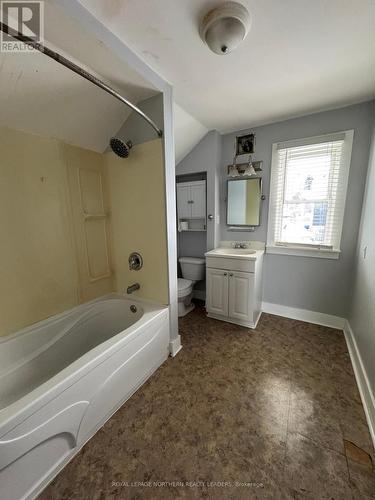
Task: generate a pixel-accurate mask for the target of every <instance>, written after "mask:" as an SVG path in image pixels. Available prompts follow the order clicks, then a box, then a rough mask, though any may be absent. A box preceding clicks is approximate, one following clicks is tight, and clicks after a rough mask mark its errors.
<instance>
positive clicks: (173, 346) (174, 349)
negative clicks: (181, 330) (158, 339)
mask: <svg viewBox="0 0 375 500" xmlns="http://www.w3.org/2000/svg"><path fill="white" fill-rule="evenodd" d="M181 349H182V344H181V335H178V336H177V337H176V338H175V339H173V340H171V341H170V342H169V352H170V355H171V356H172V358H174V357H175V356H176V355H177V354H178V353H179V352H180V351H181Z"/></svg>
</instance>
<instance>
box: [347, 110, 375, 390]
mask: <svg viewBox="0 0 375 500" xmlns="http://www.w3.org/2000/svg"><path fill="white" fill-rule="evenodd" d="M373 117H374V125H373V128H372V145H371V152H370V159H369V170H368V176H367V183H366V193H365V198H364V203H363V211H362V220H361V228H360V233H359V240H358V246H357V253H356V260H355V279H354V288H353V301H352V307H351V310H350V314H349V323H350V326H351V328H352V330H353V333H354V336H355V339H356V342H357V346H358V349H359V352H360V354H361V357H362V361H363V364H364V365H365V370H366V372H367V376H368V379H369V382H370V385H371V389H372V393H373V394H374V393H375V362H374V354H375V103H374V104H373ZM366 247H367V251H366V257H365V255H364V250H365V248H366Z"/></svg>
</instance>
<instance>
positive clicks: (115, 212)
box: [104, 139, 169, 304]
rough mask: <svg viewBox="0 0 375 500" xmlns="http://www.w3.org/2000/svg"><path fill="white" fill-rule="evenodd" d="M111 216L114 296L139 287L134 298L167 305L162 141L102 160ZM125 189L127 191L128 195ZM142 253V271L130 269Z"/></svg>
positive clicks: (154, 141) (157, 140)
mask: <svg viewBox="0 0 375 500" xmlns="http://www.w3.org/2000/svg"><path fill="white" fill-rule="evenodd" d="M104 161H105V166H106V171H107V177H108V185H109V193H110V196H109V199H110V211H111V230H112V253H113V265H114V268H115V269H116V282H115V287H116V291H117V292H119V293H124V290H126V288H127V287H128V286H129V285H132V284H133V283H135V282H138V283H139V284H140V285H141V287H140V290H138V291H136V292H134V294H133V295H134V296H137V297H142V298H145V299H149V300H154V301H156V302H159V303H160V304H168V300H169V299H168V267H167V258H168V256H167V236H166V231H167V229H166V224H167V222H166V218H165V214H166V207H165V187H164V163H163V161H164V160H163V147H162V141H161V139H156V140H153V141H149V142H145V143H143V144H139V145H136V146H134V147H133V149H132V152H131V155H130V156H129V158H127V159H126V160H123V159H121V158H118V157H116V156H115V155H114V154H113V153H107V154H105V155H104ZM124 187H125V189H126V191H124ZM132 252H139V253H140V254H141V255H142V258H143V267H142V269H141V270H139V271H132V270H130V269H129V264H128V256H129V255H130V254H131V253H132Z"/></svg>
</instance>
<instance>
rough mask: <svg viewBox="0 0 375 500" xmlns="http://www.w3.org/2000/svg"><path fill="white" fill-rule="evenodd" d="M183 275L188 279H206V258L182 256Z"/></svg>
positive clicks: (180, 260) (180, 259) (180, 261)
mask: <svg viewBox="0 0 375 500" xmlns="http://www.w3.org/2000/svg"><path fill="white" fill-rule="evenodd" d="M178 261H179V263H180V265H181V271H182V277H183V278H185V279H187V280H192V281H200V280H203V279H204V270H205V265H206V261H205V259H198V258H197V257H180V258H179V259H178Z"/></svg>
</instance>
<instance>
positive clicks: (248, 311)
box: [206, 254, 263, 328]
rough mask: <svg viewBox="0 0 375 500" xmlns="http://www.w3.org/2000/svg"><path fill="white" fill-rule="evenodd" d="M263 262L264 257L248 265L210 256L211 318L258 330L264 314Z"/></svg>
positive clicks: (207, 303)
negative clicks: (257, 326)
mask: <svg viewBox="0 0 375 500" xmlns="http://www.w3.org/2000/svg"><path fill="white" fill-rule="evenodd" d="M262 260H263V256H260V257H258V258H257V259H256V260H255V261H251V262H244V261H243V260H242V261H239V260H237V259H235V258H234V259H224V258H220V257H218V258H217V257H208V256H207V254H206V266H207V267H206V282H207V293H206V310H207V315H208V316H209V317H210V318H215V319H220V320H222V321H228V322H230V323H236V324H239V325H242V326H247V327H249V328H255V327H256V324H257V322H258V319H259V317H260V314H261V300H262V298H261V295H262V281H261V277H262ZM220 267H221V268H220ZM237 269H241V270H240V271H239V270H237Z"/></svg>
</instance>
